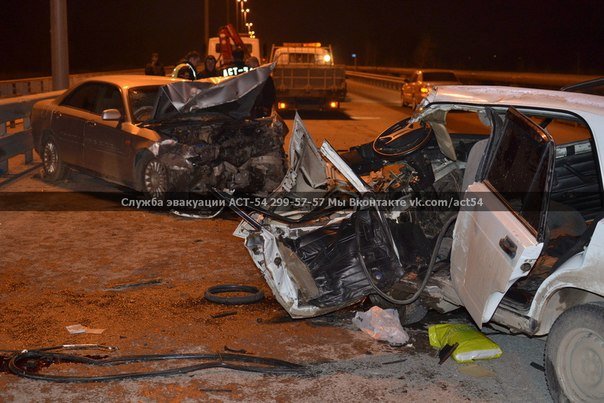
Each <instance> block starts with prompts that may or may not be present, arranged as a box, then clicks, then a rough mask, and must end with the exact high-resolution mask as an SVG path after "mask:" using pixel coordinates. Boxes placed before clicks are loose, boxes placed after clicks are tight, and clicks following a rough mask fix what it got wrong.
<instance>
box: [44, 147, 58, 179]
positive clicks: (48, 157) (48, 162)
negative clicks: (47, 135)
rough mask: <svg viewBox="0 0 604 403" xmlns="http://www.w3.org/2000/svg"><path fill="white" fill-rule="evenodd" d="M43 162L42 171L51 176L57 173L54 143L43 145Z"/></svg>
mask: <svg viewBox="0 0 604 403" xmlns="http://www.w3.org/2000/svg"><path fill="white" fill-rule="evenodd" d="M43 162H44V170H45V171H46V173H47V174H49V175H52V174H53V173H55V172H56V171H57V169H58V166H59V155H58V154H57V147H56V146H55V143H53V142H51V141H49V142H47V143H46V144H45V145H44V154H43Z"/></svg>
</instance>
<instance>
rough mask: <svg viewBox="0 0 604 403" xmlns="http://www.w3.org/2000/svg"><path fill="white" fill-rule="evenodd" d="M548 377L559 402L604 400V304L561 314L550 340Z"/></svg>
mask: <svg viewBox="0 0 604 403" xmlns="http://www.w3.org/2000/svg"><path fill="white" fill-rule="evenodd" d="M545 375H546V378H547V383H548V386H549V389H550V393H551V395H552V397H553V398H554V400H555V401H557V402H558V401H560V402H566V401H571V402H577V401H582V402H601V401H604V305H602V304H598V303H593V304H586V305H579V306H576V307H573V308H570V309H569V310H567V311H566V312H564V313H563V314H562V315H560V317H559V318H558V319H557V320H556V322H555V323H554V325H553V326H552V330H551V331H550V334H549V335H548V338H547V344H546V347H545Z"/></svg>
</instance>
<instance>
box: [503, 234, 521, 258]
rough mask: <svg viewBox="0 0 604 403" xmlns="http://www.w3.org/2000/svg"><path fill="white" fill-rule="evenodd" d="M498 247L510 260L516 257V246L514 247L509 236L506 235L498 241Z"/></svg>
mask: <svg viewBox="0 0 604 403" xmlns="http://www.w3.org/2000/svg"><path fill="white" fill-rule="evenodd" d="M499 247H500V248H501V249H502V250H503V251H504V252H505V253H506V254H507V255H508V256H509V257H511V258H512V259H513V258H514V257H516V251H517V250H518V246H516V244H515V243H514V241H512V240H511V239H510V237H509V236H507V235H506V236H504V237H503V238H501V239H500V240H499Z"/></svg>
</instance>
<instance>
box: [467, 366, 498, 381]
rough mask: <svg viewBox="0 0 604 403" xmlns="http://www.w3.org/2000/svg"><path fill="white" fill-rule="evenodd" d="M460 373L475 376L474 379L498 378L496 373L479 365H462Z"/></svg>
mask: <svg viewBox="0 0 604 403" xmlns="http://www.w3.org/2000/svg"><path fill="white" fill-rule="evenodd" d="M459 372H461V373H462V374H464V375H469V376H473V377H474V378H487V377H489V378H490V377H495V376H496V374H495V372H493V371H492V370H490V369H489V368H485V367H483V366H481V365H478V364H466V365H461V366H460V367H459Z"/></svg>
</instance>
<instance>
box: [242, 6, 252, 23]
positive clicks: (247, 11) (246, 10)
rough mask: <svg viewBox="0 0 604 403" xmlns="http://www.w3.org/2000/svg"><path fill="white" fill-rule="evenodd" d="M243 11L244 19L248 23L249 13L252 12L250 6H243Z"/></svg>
mask: <svg viewBox="0 0 604 403" xmlns="http://www.w3.org/2000/svg"><path fill="white" fill-rule="evenodd" d="M241 12H242V13H243V21H244V22H245V23H246V24H247V14H248V13H249V12H250V9H249V8H245V9H244V8H242V9H241Z"/></svg>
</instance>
